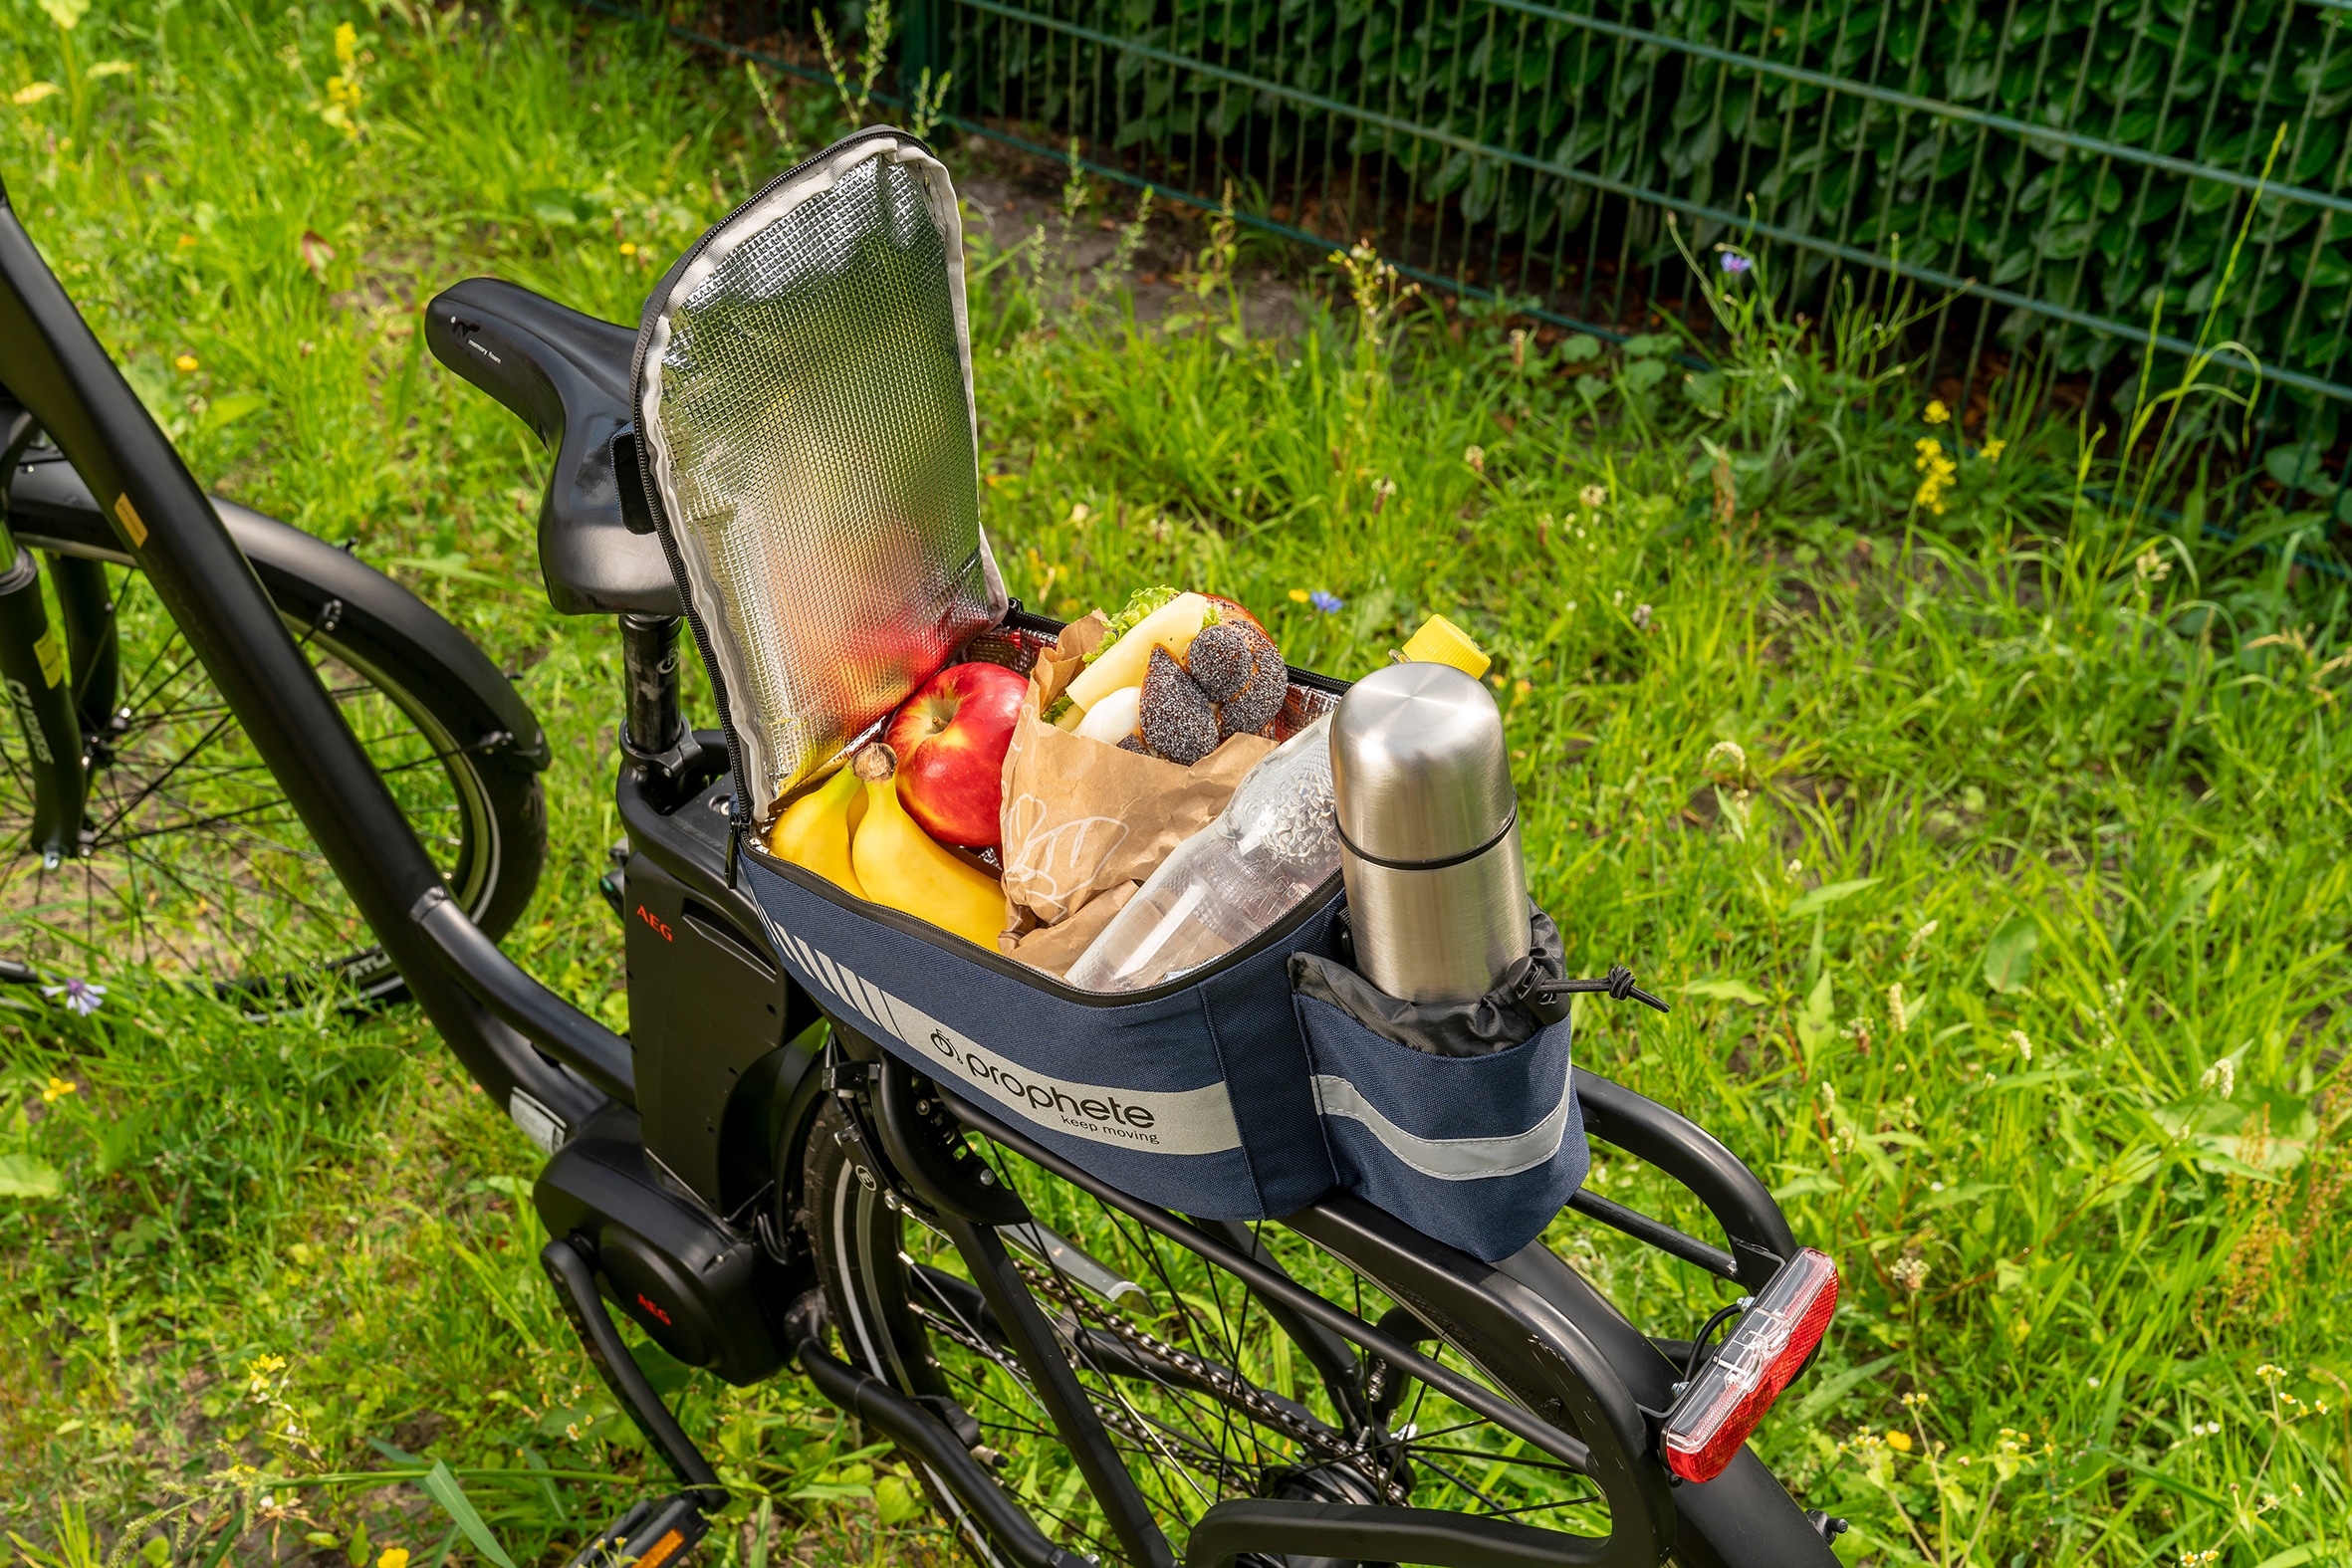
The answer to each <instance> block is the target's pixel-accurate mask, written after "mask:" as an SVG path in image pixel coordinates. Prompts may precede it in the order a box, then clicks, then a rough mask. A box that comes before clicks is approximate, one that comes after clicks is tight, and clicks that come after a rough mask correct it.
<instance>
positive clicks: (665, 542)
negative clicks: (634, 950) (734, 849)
mask: <svg viewBox="0 0 2352 1568" xmlns="http://www.w3.org/2000/svg"><path fill="white" fill-rule="evenodd" d="M884 136H888V137H890V138H892V139H893V140H898V141H906V142H911V143H912V144H914V145H915V146H917V147H920V148H922V151H923V155H924V156H925V157H930V158H934V159H936V154H934V153H933V152H932V151H931V148H930V147H929V146H928V145H927V144H925V143H924V141H923V140H922V139H921V138H920V137H918V136H913V135H910V134H908V133H907V132H906V131H903V130H896V129H893V128H891V127H890V126H888V125H874V126H870V127H868V128H867V129H864V130H859V131H855V132H852V133H851V134H849V135H846V136H843V137H842V138H841V139H840V140H838V141H836V142H834V143H833V144H832V145H830V146H828V147H826V148H824V149H823V151H821V152H816V153H813V154H811V155H810V156H808V157H805V158H803V159H802V160H801V161H800V162H798V163H796V164H794V165H793V166H792V167H791V168H789V169H786V170H785V171H784V172H783V173H781V174H778V175H776V176H775V177H774V178H772V179H770V180H769V181H768V182H767V183H766V184H764V185H762V186H761V187H760V188H759V189H758V190H756V191H753V192H752V193H751V194H750V195H749V196H746V197H745V198H744V199H743V200H742V201H740V202H738V203H736V205H735V208H734V210H733V211H731V212H729V213H728V214H727V216H725V217H724V218H721V219H720V220H719V221H718V222H716V223H714V224H712V225H711V226H710V227H709V228H707V229H705V230H703V231H702V237H701V238H700V239H698V240H696V241H695V242H694V243H693V244H692V245H690V246H688V247H687V248H686V250H685V253H684V254H682V255H681V256H679V257H678V259H677V260H676V261H674V262H672V263H670V267H669V271H667V272H665V273H663V274H662V276H661V282H660V283H659V284H658V285H657V286H656V287H655V288H654V290H653V292H652V293H651V294H650V295H648V296H646V299H645V309H644V311H643V312H642V313H641V314H640V315H639V316H638V318H637V345H636V348H635V349H634V351H632V352H631V353H630V355H629V417H630V418H631V419H632V420H638V421H641V420H642V419H643V417H644V411H645V349H646V348H647V346H648V345H649V344H650V343H651V342H652V339H653V324H654V322H655V321H657V320H659V319H660V317H661V315H662V313H663V312H664V311H666V310H668V309H669V305H670V291H671V290H673V289H675V288H676V287H677V282H678V278H679V277H680V275H682V274H683V273H684V272H685V271H686V269H687V268H688V267H690V266H692V265H693V264H694V261H695V259H696V258H697V257H699V256H701V254H702V253H703V252H704V251H705V250H707V249H709V248H710V243H711V241H712V240H713V239H714V238H716V237H717V235H718V234H719V232H720V231H721V230H722V229H724V228H726V227H727V225H729V224H731V223H733V222H734V221H735V220H736V219H737V218H740V217H742V216H743V215H744V214H745V213H746V212H748V211H750V210H751V209H752V208H753V207H755V206H757V205H759V204H760V203H761V202H762V201H765V200H766V199H767V198H768V195H769V193H770V192H771V191H773V190H775V189H776V188H777V187H778V186H779V185H782V184H784V183H785V182H786V181H787V180H790V179H794V178H797V177H798V176H800V175H802V174H805V173H807V172H808V171H809V170H810V169H812V168H815V167H816V166H817V165H818V164H819V163H821V162H823V161H824V160H825V159H827V158H830V157H832V156H834V155H835V154H837V153H839V152H840V151H841V150H842V149H843V148H845V147H851V146H855V145H856V144H857V143H859V142H861V141H873V140H878V139H880V138H882V137H884ZM963 265H964V258H963V257H961V256H958V257H957V258H956V267H957V269H958V270H959V271H961V270H962V268H963ZM965 395H966V396H970V395H971V388H970V387H966V388H965ZM642 439H643V438H642V437H640V440H642ZM648 444H649V443H648ZM654 467H655V465H654V464H653V462H652V461H651V453H650V452H648V453H647V454H646V457H645V459H644V460H642V461H640V462H639V463H638V464H637V477H638V480H639V482H640V483H642V484H643V485H644V487H645V507H646V510H647V511H648V512H649V513H651V515H652V517H653V535H654V537H655V538H656V539H658V540H660V541H661V554H662V559H664V560H667V561H668V562H669V568H670V578H671V580H672V581H674V582H676V583H677V585H678V598H679V600H680V601H681V602H682V603H683V604H684V605H685V609H686V625H687V629H689V630H690V631H692V632H693V633H694V646H695V650H696V651H697V652H699V653H700V654H701V655H702V667H703V669H704V671H705V672H707V673H708V674H709V676H710V678H711V696H712V698H713V699H714V700H715V701H716V702H717V704H718V709H719V731H720V733H721V734H722V735H724V736H725V737H726V738H727V771H728V772H729V773H730V774H732V775H733V776H734V779H735V798H734V802H733V804H732V805H731V806H730V808H729V809H728V812H727V825H728V826H729V828H731V829H732V830H733V832H734V835H735V836H736V837H738V838H740V837H743V836H744V835H745V832H746V830H747V829H748V828H750V826H751V825H752V812H751V806H750V803H749V799H748V796H749V794H750V781H749V780H748V779H747V778H746V776H745V774H744V769H743V742H742V741H741V739H740V738H739V737H738V736H737V733H736V727H735V714H734V710H733V708H732V707H731V706H730V705H729V703H728V700H727V682H726V678H725V677H724V676H722V675H721V674H720V673H719V661H718V660H717V659H716V658H714V657H712V653H711V635H710V631H709V629H708V628H707V627H706V626H704V625H703V621H702V612H701V611H700V610H699V609H697V608H696V607H695V604H694V592H693V586H692V583H691V582H690V581H689V579H688V578H687V575H686V562H685V558H684V557H683V556H681V555H680V554H679V552H678V543H677V541H676V540H675V539H673V538H672V537H671V533H670V529H671V525H670V516H669V512H668V510H667V509H666V508H664V507H663V506H662V503H661V485H660V482H659V481H658V480H656V479H655V478H654Z"/></svg>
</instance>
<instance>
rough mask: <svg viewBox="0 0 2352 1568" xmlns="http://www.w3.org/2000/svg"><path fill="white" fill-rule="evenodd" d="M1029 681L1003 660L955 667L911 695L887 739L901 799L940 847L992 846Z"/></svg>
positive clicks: (949, 667)
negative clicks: (1009, 752) (1008, 754)
mask: <svg viewBox="0 0 2352 1568" xmlns="http://www.w3.org/2000/svg"><path fill="white" fill-rule="evenodd" d="M1028 690H1029V678H1028V677H1027V676H1025V675H1016V674H1015V673H1014V672H1013V671H1011V670H1008V669H1006V668H1005V667H1004V666H1003V665H1001V664H951V665H949V666H948V667H947V668H946V669H944V670H941V671H940V672H939V673H938V674H937V675H934V676H932V677H931V678H930V680H928V681H926V682H924V683H923V689H922V690H921V691H918V692H916V693H915V694H914V695H913V696H912V697H909V698H908V699H907V700H906V706H905V707H903V708H901V709H899V710H898V717H897V718H895V719H892V720H891V721H890V728H889V729H888V731H886V732H885V733H884V734H883V736H882V739H883V741H884V742H886V743H887V744H888V746H889V748H890V750H892V751H893V752H896V753H897V754H898V798H899V800H900V801H901V802H902V803H903V804H904V805H905V806H906V810H907V814H908V815H909V816H911V817H913V818H914V819H915V821H916V823H917V824H918V825H920V826H921V828H922V829H923V831H924V832H926V833H929V834H930V835H931V836H932V837H933V838H936V839H938V840H939V841H940V842H941V843H943V844H961V845H962V846H963V847H965V848H966V849H993V848H995V847H996V843H997V838H998V826H997V822H998V808H999V806H1000V804H1001V803H1002V796H1003V794H1004V773H1005V751H1006V749H1007V748H1008V747H1010V746H1011V745H1012V744H1013V721H1014V720H1016V719H1018V718H1020V717H1021V699H1022V696H1023V694H1024V693H1026V692H1027V691H1028Z"/></svg>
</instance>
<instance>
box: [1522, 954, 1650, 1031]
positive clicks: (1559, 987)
mask: <svg viewBox="0 0 2352 1568" xmlns="http://www.w3.org/2000/svg"><path fill="white" fill-rule="evenodd" d="M1498 989H1499V990H1501V991H1503V992H1504V993H1506V994H1507V995H1508V996H1509V997H1510V998H1511V1000H1512V1001H1514V1002H1516V1003H1518V1004H1519V1005H1520V1006H1521V1007H1523V1008H1527V1009H1528V1011H1529V1013H1530V1014H1532V1015H1533V1016H1534V1017H1536V1018H1538V1019H1540V1020H1541V1021H1542V1022H1544V1023H1546V1024H1550V1023H1557V1022H1558V1021H1559V1020H1560V1019H1562V1018H1564V1017H1566V1016H1567V1015H1568V999H1569V998H1571V997H1574V996H1577V995H1579V994H1582V995H1588V996H1605V997H1607V998H1608V999H1609V1000H1610V1001H1611V1002H1623V1001H1624V1000H1625V999H1626V998H1628V997H1630V998H1632V999H1633V1000H1634V1001H1635V1002H1638V1003H1640V1004H1641V1005H1642V1006H1643V1007H1646V1008H1657V1009H1658V1010H1659V1011H1660V1012H1665V1011H1667V1010H1668V1008H1667V1006H1666V1004H1665V1003H1663V1002H1661V1001H1659V1000H1658V999H1657V998H1656V997H1653V996H1651V995H1650V994H1649V993H1648V992H1646V991H1644V990H1642V989H1641V988H1640V987H1639V986H1636V985H1635V984H1634V983H1633V971H1631V970H1629V969H1627V968H1626V967H1625V966H1624V965H1622V964H1613V965H1611V966H1610V967H1609V972H1608V974H1607V975H1605V976H1603V977H1602V978H1601V979H1599V980H1546V979H1544V978H1543V975H1542V972H1541V971H1540V970H1538V969H1537V968H1536V967H1535V960H1534V958H1533V956H1532V955H1529V957H1527V958H1523V959H1520V960H1518V961H1517V962H1516V963H1514V964H1513V965H1512V966H1511V968H1509V969H1507V970H1505V971H1504V972H1503V983H1502V985H1501V986H1500V987H1499V988H1498Z"/></svg>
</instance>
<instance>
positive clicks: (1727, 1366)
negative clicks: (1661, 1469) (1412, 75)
mask: <svg viewBox="0 0 2352 1568" xmlns="http://www.w3.org/2000/svg"><path fill="white" fill-rule="evenodd" d="M1836 1310H1837V1265H1836V1264H1835V1263H1832V1262H1831V1261H1830V1260H1829V1259H1828V1257H1827V1256H1826V1255H1825V1254H1823V1253H1820V1252H1816V1251H1814V1250H1813V1249H1812V1248H1811V1247H1809V1246H1808V1247H1806V1248H1805V1249H1804V1250H1803V1251H1801V1252H1798V1253H1797V1254H1796V1255H1795V1256H1794V1257H1792V1258H1790V1259H1789V1260H1788V1261H1787V1262H1785V1263H1783V1264H1781V1265H1780V1270H1779V1272H1777V1273H1775V1274H1773V1275H1772V1278H1771V1282H1770V1283H1768V1284H1766V1285H1765V1286H1764V1294H1762V1295H1760V1296H1758V1297H1757V1298H1756V1305H1754V1306H1752V1307H1750V1308H1749V1309H1748V1315H1747V1316H1745V1317H1743V1318H1741V1319H1740V1326H1739V1328H1738V1329H1736V1330H1734V1331H1733V1334H1732V1337H1731V1338H1730V1339H1728V1340H1726V1341H1724V1346H1723V1349H1721V1350H1719V1351H1717V1352H1716V1353H1715V1356H1714V1357H1713V1359H1711V1360H1709V1361H1708V1363H1707V1364H1706V1365H1705V1366H1703V1367H1701V1368H1700V1369H1699V1375H1698V1376H1697V1377H1695V1378H1693V1379H1692V1380H1691V1383H1690V1386H1689V1387H1688V1388H1686V1389H1684V1390H1683V1391H1682V1397H1681V1398H1679V1399H1677V1400H1676V1401H1675V1402H1674V1408H1673V1409H1671V1410H1669V1411H1668V1412H1667V1413H1666V1434H1665V1437H1664V1439H1663V1440H1662V1441H1661V1443H1660V1447H1661V1448H1662V1449H1663V1450H1664V1451H1665V1454H1666V1467H1667V1468H1668V1469H1670V1470H1672V1471H1674V1473H1675V1474H1677V1475H1680V1476H1681V1477H1682V1478H1683V1479H1684V1480H1690V1481H1708V1480H1713V1479H1715V1477H1716V1476H1718V1475H1720V1474H1722V1473H1723V1468H1724V1466H1725V1465H1727V1464H1729V1463H1731V1462H1732V1456H1733V1455H1735V1454H1738V1453H1739V1452H1740V1445H1742V1444H1743V1443H1746V1442H1747V1441H1748V1435H1749V1434H1750V1433H1752V1432H1754V1431H1755V1430H1756V1428H1757V1424H1758V1423H1759V1422H1761V1421H1763V1420H1764V1412H1765V1411H1768V1410H1770V1409H1771V1408H1772V1401H1774V1400H1776V1399H1778V1398H1779V1397H1780V1391H1781V1390H1782V1389H1784V1388H1786V1387H1787V1386H1788V1380H1789V1379H1791V1378H1793V1377H1795V1376H1796V1374H1797V1369H1798V1368H1800V1367H1802V1366H1803V1365H1804V1364H1805V1358H1806V1357H1807V1356H1810V1355H1811V1354H1812V1353H1813V1347H1814V1346H1816V1345H1818V1344H1820V1343H1821V1334H1822V1332H1823V1331H1824V1330H1825V1329H1827V1328H1828V1327H1829V1315H1830V1314H1831V1313H1832V1312H1834V1311H1836Z"/></svg>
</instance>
